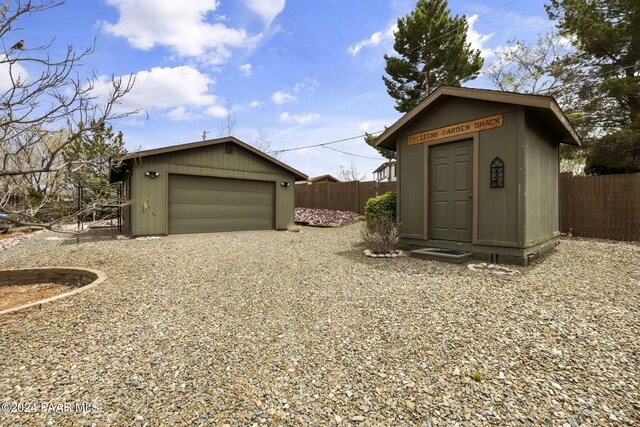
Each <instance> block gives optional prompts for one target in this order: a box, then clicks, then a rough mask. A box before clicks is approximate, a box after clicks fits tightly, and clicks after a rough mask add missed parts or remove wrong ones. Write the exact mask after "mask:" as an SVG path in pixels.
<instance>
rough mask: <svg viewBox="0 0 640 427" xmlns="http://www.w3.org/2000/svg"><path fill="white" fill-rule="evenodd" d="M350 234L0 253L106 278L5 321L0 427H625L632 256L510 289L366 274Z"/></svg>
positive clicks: (574, 251) (605, 245)
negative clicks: (12, 408) (11, 407)
mask: <svg viewBox="0 0 640 427" xmlns="http://www.w3.org/2000/svg"><path fill="white" fill-rule="evenodd" d="M361 227H362V224H361V223H360V224H353V225H349V226H347V227H343V228H338V229H315V228H308V227H303V231H302V233H300V234H291V233H284V232H275V231H273V232H270V231H265V232H238V233H220V234H204V235H182V236H169V237H164V238H162V239H159V240H149V241H146V240H142V241H140V240H121V241H117V240H113V238H114V235H112V234H111V235H110V234H108V232H106V231H97V232H94V233H93V236H94V238H93V240H90V241H83V242H82V243H80V244H79V245H76V244H74V243H72V242H73V240H63V241H59V240H45V238H46V237H47V236H50V233H42V234H40V235H38V236H36V237H35V238H33V239H30V240H26V241H24V242H22V243H21V244H20V245H19V246H17V247H15V248H13V249H11V250H9V251H4V252H2V253H0V265H2V266H3V267H5V266H6V267H31V266H34V267H35V266H46V265H53V266H78V267H89V268H95V269H99V270H102V271H104V272H106V273H107V275H108V279H107V281H106V282H105V283H103V284H102V285H100V286H99V287H97V288H95V289H92V290H89V291H87V292H84V293H81V294H78V295H76V296H73V297H71V298H68V299H63V300H61V301H57V302H55V303H52V304H47V305H44V306H42V310H37V309H32V310H29V311H26V312H23V313H22V314H19V315H9V316H4V317H2V318H0V362H1V366H2V369H1V370H0V402H2V403H5V405H2V407H3V410H5V412H4V413H3V412H2V411H0V425H2V426H8V425H45V424H47V423H49V424H50V425H56V426H58V425H79V424H81V425H91V424H92V423H95V424H96V425H122V426H130V425H131V426H134V425H150V426H155V425H225V424H228V425H254V424H257V425H277V424H279V425H307V424H311V425H338V424H339V425H350V424H351V425H393V426H399V425H420V426H424V425H427V426H428V425H552V426H565V425H566V426H571V427H573V426H577V425H639V424H640V403H639V402H640V395H639V394H640V393H639V387H640V384H639V374H638V372H639V371H640V366H639V365H640V363H639V359H640V345H639V344H640V339H639V338H638V333H639V331H640V328H639V326H640V322H639V316H638V310H639V307H640V305H639V302H640V298H639V282H640V272H639V269H638V266H639V265H640V246H639V245H636V244H626V243H611V242H602V241H595V240H564V241H563V242H562V244H561V245H560V247H559V248H558V250H556V251H554V252H553V253H552V254H551V255H550V256H549V257H547V258H546V259H544V260H543V261H542V262H538V263H537V264H535V265H533V266H532V267H528V268H526V269H519V270H520V271H521V273H522V274H521V275H519V276H515V277H507V276H494V275H487V274H482V273H476V272H472V271H469V270H468V269H467V268H466V267H465V266H464V265H462V266H457V265H450V264H443V263H438V262H432V261H425V260H418V259H412V258H408V257H403V258H397V259H370V258H365V257H364V256H363V255H362V251H363V249H364V248H363V247H361V246H359V245H358V243H357V242H358V241H359V235H360V234H359V233H360V229H361ZM474 378H475V379H474ZM7 403H8V404H13V403H15V404H16V405H17V403H22V404H27V405H29V406H28V407H27V408H23V409H26V410H31V411H32V412H30V413H6V409H7V405H6V404H7ZM64 404H67V405H68V406H66V407H65V406H64ZM30 405H36V407H35V408H34V407H33V406H30ZM56 405H58V406H56ZM75 405H78V406H75ZM83 405H84V406H83ZM92 405H93V406H92ZM56 410H57V411H56Z"/></svg>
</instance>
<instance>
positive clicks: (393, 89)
mask: <svg viewBox="0 0 640 427" xmlns="http://www.w3.org/2000/svg"><path fill="white" fill-rule="evenodd" d="M468 28H469V25H468V23H467V19H466V18H465V17H464V16H462V17H459V16H458V15H455V16H451V13H450V11H449V9H448V2H447V0H418V3H417V5H416V9H415V10H414V11H413V12H411V14H409V15H407V16H405V17H404V18H400V19H398V30H397V32H396V33H395V43H394V45H393V47H394V49H395V51H396V52H397V54H398V56H388V55H385V56H384V59H385V61H386V62H387V65H386V67H385V71H386V73H387V74H388V75H389V77H383V80H384V83H385V85H386V86H387V92H388V93H389V95H391V97H392V98H394V99H395V100H396V107H395V108H396V110H398V111H400V112H403V113H406V112H408V111H409V110H411V109H412V108H413V107H415V106H416V105H417V104H418V103H419V102H420V101H421V100H422V99H423V98H425V97H426V96H427V95H428V94H429V93H431V92H432V91H433V90H434V89H436V88H437V87H438V86H441V85H447V86H460V84H461V83H462V82H465V81H467V80H472V79H474V78H476V77H477V76H478V73H479V72H480V69H481V68H482V65H483V62H484V61H483V59H482V58H481V57H480V51H478V50H474V49H471V45H470V43H468V42H467V30H468Z"/></svg>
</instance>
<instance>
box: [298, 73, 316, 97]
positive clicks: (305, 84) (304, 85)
mask: <svg viewBox="0 0 640 427" xmlns="http://www.w3.org/2000/svg"><path fill="white" fill-rule="evenodd" d="M318 86H320V82H318V79H316V78H315V77H305V78H304V80H303V81H301V82H298V83H296V84H295V85H294V86H293V91H294V92H295V93H299V92H314V91H315V90H316V89H317V88H318Z"/></svg>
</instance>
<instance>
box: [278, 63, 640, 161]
mask: <svg viewBox="0 0 640 427" xmlns="http://www.w3.org/2000/svg"><path fill="white" fill-rule="evenodd" d="M638 66H640V63H638V64H635V65H629V66H627V67H621V68H619V69H615V70H611V71H607V72H605V73H600V74H592V75H590V77H602V76H606V75H607V74H612V73H615V72H617V71H622V70H626V69H628V68H633V67H638ZM571 85H572V83H567V84H565V85H561V86H556V87H554V88H548V89H541V90H538V91H535V92H531V93H529V94H525V95H539V94H541V93H542V92H548V91H550V90H551V89H553V90H556V89H562V88H564V87H569V86H571ZM382 132H384V130H379V131H375V132H367V133H365V134H362V135H356V136H351V137H348V138H343V139H338V140H335V141H329V142H322V143H318V144H311V145H304V146H301V147H293V148H285V149H282V150H274V151H271V152H270V153H273V154H279V153H284V152H286V151H297V150H304V149H305V148H313V147H324V146H326V145H332V144H337V143H339V142H346V141H351V140H353V139H358V138H364V137H365V136H366V135H377V134H379V133H382ZM325 148H329V147H325ZM333 150H334V151H338V152H342V151H340V150H336V149H333ZM343 153H344V154H349V155H355V154H352V153H347V152H343ZM355 156H358V157H365V158H372V157H366V156H360V155H355Z"/></svg>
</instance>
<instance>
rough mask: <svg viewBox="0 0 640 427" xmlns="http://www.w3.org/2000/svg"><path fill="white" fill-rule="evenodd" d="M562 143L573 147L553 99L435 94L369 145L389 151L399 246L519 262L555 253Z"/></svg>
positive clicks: (460, 91)
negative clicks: (392, 161) (395, 187)
mask: <svg viewBox="0 0 640 427" xmlns="http://www.w3.org/2000/svg"><path fill="white" fill-rule="evenodd" d="M561 143H564V144H571V145H580V143H581V140H580V137H579V136H578V135H577V133H576V131H575V130H574V128H573V127H572V125H571V123H570V122H569V120H568V119H567V118H566V116H565V115H564V114H563V112H562V111H561V109H560V107H559V106H558V104H557V103H556V102H555V100H554V99H553V98H551V97H547V96H538V95H523V94H515V93H508V92H499V91H491V90H482V89H468V88H454V87H440V88H438V89H437V90H435V91H434V92H433V93H432V94H430V95H429V96H428V97H427V98H425V99H424V100H423V101H422V102H420V104H418V105H417V106H416V107H415V108H414V109H413V110H411V111H410V112H408V113H407V114H405V115H404V116H403V117H402V118H400V119H399V120H398V121H397V122H396V123H394V124H393V125H392V126H391V127H390V128H388V129H387V130H386V131H385V132H384V133H383V134H381V135H380V136H379V137H378V139H377V142H376V144H377V145H378V146H381V147H385V148H389V149H391V150H396V152H397V157H398V166H397V167H398V172H397V175H398V205H397V209H398V219H399V221H400V223H401V227H400V228H401V241H402V243H404V244H405V245H407V246H409V247H411V248H412V249H414V250H415V252H416V253H415V254H416V255H419V254H423V253H425V251H427V252H429V251H431V249H424V248H440V249H451V250H452V251H449V252H450V253H451V254H456V255H460V253H471V254H473V257H475V258H477V259H482V260H487V261H492V262H503V263H516V264H522V265H527V263H528V262H529V261H531V260H532V259H534V258H536V257H539V256H540V255H542V254H544V253H545V252H547V251H549V250H551V249H553V248H554V247H555V246H556V245H557V243H558V239H559V235H560V230H559V228H560V208H559V190H558V185H559V163H560V161H559V154H560V144H561ZM433 252H434V253H437V252H439V250H438V249H436V250H434V251H433ZM444 252H446V251H444ZM462 255H464V254H462Z"/></svg>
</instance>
